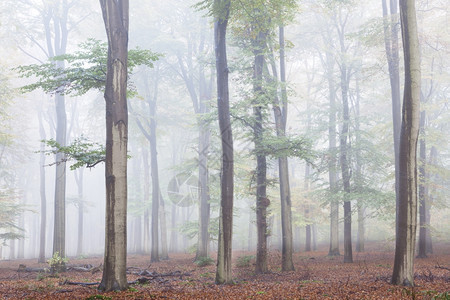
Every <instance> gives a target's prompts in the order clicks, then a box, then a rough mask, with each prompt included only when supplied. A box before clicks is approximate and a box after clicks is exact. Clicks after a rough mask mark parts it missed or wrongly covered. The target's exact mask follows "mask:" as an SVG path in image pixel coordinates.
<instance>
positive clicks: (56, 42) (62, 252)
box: [43, 0, 69, 271]
mask: <svg viewBox="0 0 450 300" xmlns="http://www.w3.org/2000/svg"><path fill="white" fill-rule="evenodd" d="M47 9H48V11H47V14H46V15H45V16H43V18H44V27H45V33H46V41H47V50H48V53H49V56H50V57H53V56H55V55H62V54H64V53H66V46H67V36H68V30H67V14H68V10H69V5H68V3H67V1H66V0H64V1H61V2H59V3H56V4H55V5H54V6H48V7H47ZM51 21H53V27H54V32H53V34H52V32H51V29H50V28H51V27H50V23H51ZM52 39H53V45H52ZM56 66H57V67H58V68H64V62H62V61H58V62H56ZM55 107H56V142H57V143H59V144H60V145H61V146H65V145H66V127H67V116H66V109H65V99H64V96H63V95H61V94H59V93H57V94H56V95H55ZM64 159H65V155H64V154H63V153H57V154H56V158H55V161H56V162H58V163H57V164H56V175H55V207H54V212H55V214H54V225H53V254H55V253H56V252H58V253H59V256H61V257H65V256H66V249H65V230H66V224H65V222H66V216H65V214H66V207H65V201H66V200H65V197H66V163H65V162H64ZM58 271H65V266H64V264H63V265H62V266H61V267H60V268H59V270H58Z"/></svg>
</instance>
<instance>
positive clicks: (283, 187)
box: [273, 26, 294, 271]
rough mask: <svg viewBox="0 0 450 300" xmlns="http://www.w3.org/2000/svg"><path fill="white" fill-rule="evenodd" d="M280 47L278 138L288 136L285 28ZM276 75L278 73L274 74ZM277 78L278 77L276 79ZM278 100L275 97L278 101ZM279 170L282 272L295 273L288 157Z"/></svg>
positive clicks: (282, 29) (282, 161) (280, 163)
mask: <svg viewBox="0 0 450 300" xmlns="http://www.w3.org/2000/svg"><path fill="white" fill-rule="evenodd" d="M279 45H280V82H281V107H280V104H279V103H278V105H276V104H274V108H273V109H274V114H275V126H276V131H277V136H278V137H282V136H285V135H286V122H287V91H286V67H285V55H284V26H280V27H279ZM273 74H274V75H275V74H276V72H274V73H273ZM275 78H276V77H275ZM277 99H278V98H277V97H275V98H274V100H275V101H276V100H277ZM278 170H279V177H280V196H281V197H280V198H281V235H282V246H281V270H282V271H294V263H293V262H292V253H293V252H294V250H293V241H292V212H291V207H292V203H291V189H290V187H289V168H288V159H287V157H280V158H279V159H278Z"/></svg>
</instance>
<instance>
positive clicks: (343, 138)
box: [336, 17, 353, 263]
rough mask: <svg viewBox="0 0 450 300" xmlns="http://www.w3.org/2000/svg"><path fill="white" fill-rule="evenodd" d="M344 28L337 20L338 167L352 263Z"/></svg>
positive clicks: (346, 246) (346, 251) (347, 250)
mask: <svg viewBox="0 0 450 300" xmlns="http://www.w3.org/2000/svg"><path fill="white" fill-rule="evenodd" d="M345 26H346V21H342V18H341V17H340V18H339V23H336V29H337V31H338V35H339V44H340V56H341V57H340V73H341V74H340V75H341V76H340V77H341V95H342V128H341V132H340V135H339V150H340V157H339V160H340V165H341V174H342V182H343V186H344V262H345V263H352V262H353V254H352V206H351V201H350V199H349V194H350V192H351V190H350V176H351V174H350V166H349V159H350V158H349V153H350V151H349V147H350V146H349V145H348V144H347V140H349V125H350V112H349V104H348V90H349V83H350V74H351V69H350V67H349V66H348V63H347V47H346V45H345Z"/></svg>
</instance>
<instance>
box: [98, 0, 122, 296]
mask: <svg viewBox="0 0 450 300" xmlns="http://www.w3.org/2000/svg"><path fill="white" fill-rule="evenodd" d="M100 6H101V8H102V14H103V20H104V23H105V29H106V35H107V37H108V62H107V73H106V86H105V103H106V160H105V179H106V180H105V181H106V213H105V215H106V221H105V224H106V232H105V255H104V265H103V276H102V281H101V283H100V285H99V287H98V289H99V290H102V291H112V290H125V289H127V288H128V282H127V276H126V261H127V257H126V254H127V143H128V108H127V97H126V96H127V76H128V72H127V69H128V24H129V3H128V0H118V1H108V0H100Z"/></svg>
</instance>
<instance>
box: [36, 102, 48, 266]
mask: <svg viewBox="0 0 450 300" xmlns="http://www.w3.org/2000/svg"><path fill="white" fill-rule="evenodd" d="M42 113H43V111H42V107H41V108H40V109H39V112H38V119H39V137H40V138H41V141H43V140H46V139H47V137H46V134H45V129H44V122H43V120H42ZM44 150H45V143H44V142H41V146H40V155H39V195H40V198H41V209H40V218H41V224H40V233H39V258H38V262H39V263H45V236H46V234H45V230H46V227H47V198H46V194H45V153H44Z"/></svg>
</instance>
